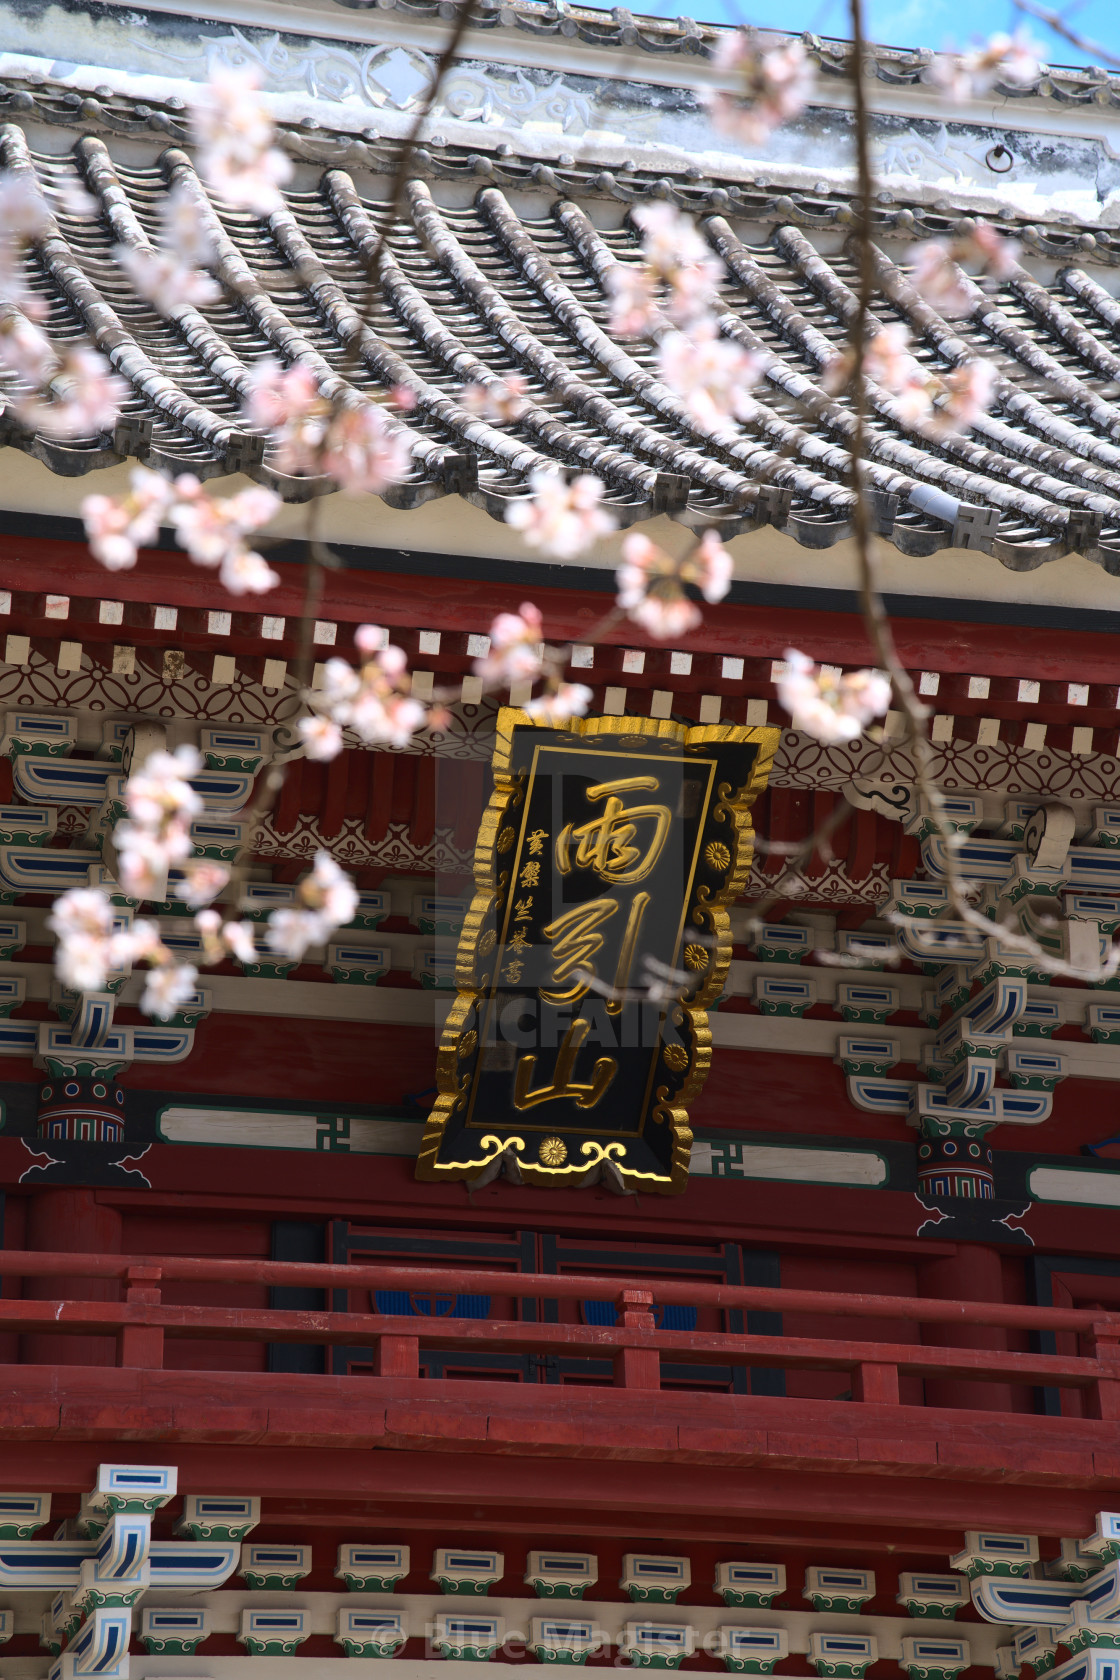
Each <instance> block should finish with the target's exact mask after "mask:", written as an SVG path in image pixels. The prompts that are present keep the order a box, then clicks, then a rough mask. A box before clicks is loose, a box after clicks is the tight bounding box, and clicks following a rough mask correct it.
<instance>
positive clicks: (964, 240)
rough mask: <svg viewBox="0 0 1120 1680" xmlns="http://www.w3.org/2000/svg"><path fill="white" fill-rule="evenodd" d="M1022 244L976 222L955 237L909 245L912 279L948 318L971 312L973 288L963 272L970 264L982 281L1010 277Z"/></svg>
mask: <svg viewBox="0 0 1120 1680" xmlns="http://www.w3.org/2000/svg"><path fill="white" fill-rule="evenodd" d="M1020 252H1021V246H1020V245H1019V242H1018V240H1015V239H1008V238H1007V237H1006V235H1005V234H1002V233H1000V232H999V231H998V229H997V228H994V227H993V226H992V225H991V223H990V222H977V223H976V225H975V227H973V228H972V229H971V230H970V231H969V232H967V233H963V234H960V235H958V237H956V238H955V239H952V240H946V239H926V240H923V241H922V243H921V244H920V245H915V246H913V247H912V248H911V250H910V252H909V254H908V258H907V260H908V262H909V263H910V264H911V265H912V270H911V276H910V278H911V281H912V282H913V285H914V287H915V288H916V290H917V291H918V292H919V293H920V294H921V296H922V297H923V298H924V299H925V301H926V302H927V303H928V304H929V305H930V306H931V308H933V309H936V310H937V311H938V312H939V313H940V314H942V315H945V316H947V317H949V318H950V319H953V318H959V317H962V316H965V315H971V313H972V311H973V309H974V308H975V304H976V291H975V287H974V285H973V284H970V282H969V280H968V279H967V278H966V276H965V274H964V273H963V272H962V269H963V267H964V265H966V264H969V265H973V266H975V267H977V268H978V269H979V271H980V272H979V275H978V276H977V278H979V279H982V280H984V281H985V283H988V284H990V283H991V282H999V281H1003V280H1006V279H1008V278H1009V276H1010V275H1011V274H1013V273H1014V271H1015V266H1016V264H1017V263H1018V260H1019V255H1020Z"/></svg>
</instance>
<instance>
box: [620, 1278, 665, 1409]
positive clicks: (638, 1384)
mask: <svg viewBox="0 0 1120 1680" xmlns="http://www.w3.org/2000/svg"><path fill="white" fill-rule="evenodd" d="M618 1321H619V1323H620V1324H621V1325H622V1327H623V1329H625V1330H652V1329H654V1328H655V1326H654V1322H653V1295H652V1294H651V1293H650V1292H649V1291H648V1290H645V1289H624V1290H623V1291H622V1293H621V1294H620V1295H619V1297H618ZM614 1380H615V1386H616V1387H617V1388H660V1387H661V1355H660V1353H659V1352H658V1350H657V1349H656V1348H635V1347H629V1348H622V1349H620V1351H619V1352H618V1353H617V1354H616V1355H615V1361H614Z"/></svg>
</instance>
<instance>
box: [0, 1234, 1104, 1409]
mask: <svg viewBox="0 0 1120 1680" xmlns="http://www.w3.org/2000/svg"><path fill="white" fill-rule="evenodd" d="M0 1276H4V1277H21V1278H50V1277H58V1278H61V1279H64V1280H66V1281H67V1282H69V1281H70V1280H75V1279H78V1278H89V1279H110V1280H111V1279H118V1280H119V1281H120V1283H121V1285H122V1291H121V1299H120V1300H119V1301H89V1300H82V1299H77V1298H73V1297H72V1296H71V1297H69V1298H67V1297H66V1296H63V1297H62V1298H60V1299H53V1300H37V1299H36V1300H30V1299H23V1300H12V1299H10V1298H2V1299H0V1333H3V1332H9V1333H13V1332H14V1333H18V1334H25V1335H34V1336H42V1335H49V1336H114V1337H115V1338H116V1342H117V1357H118V1363H119V1364H120V1365H122V1366H129V1367H133V1368H141V1369H148V1370H159V1369H161V1368H162V1367H163V1355H164V1342H165V1339H166V1338H168V1337H171V1338H184V1339H194V1340H206V1341H227V1342H271V1343H278V1342H296V1343H298V1342H303V1343H310V1344H313V1345H316V1346H346V1347H351V1348H352V1347H355V1346H358V1347H369V1348H370V1349H371V1352H372V1357H373V1369H374V1373H375V1375H381V1376H393V1377H397V1378H409V1377H417V1376H419V1370H420V1363H419V1362H420V1350H421V1348H425V1347H435V1348H440V1349H443V1350H445V1351H463V1352H472V1353H475V1354H478V1353H484V1352H491V1353H506V1354H508V1353H514V1354H545V1355H553V1356H567V1357H568V1358H572V1357H575V1358H580V1357H582V1358H600V1359H602V1358H608V1359H611V1360H613V1362H614V1370H615V1382H616V1384H618V1385H619V1386H621V1387H624V1388H639V1389H655V1388H658V1387H659V1386H660V1381H661V1361H662V1359H663V1358H664V1359H666V1360H668V1361H670V1362H671V1363H672V1364H674V1365H689V1364H695V1365H700V1364H703V1365H707V1366H712V1365H717V1366H718V1365H725V1366H744V1365H747V1366H764V1367H767V1368H771V1369H773V1368H779V1369H783V1370H787V1371H794V1370H801V1371H805V1370H812V1371H842V1372H847V1373H848V1374H849V1375H850V1377H851V1380H852V1398H853V1399H854V1400H857V1401H858V1400H863V1401H874V1402H878V1403H886V1404H892V1405H898V1404H899V1403H900V1397H899V1378H900V1376H914V1377H931V1378H946V1379H951V1380H965V1381H978V1380H979V1381H987V1382H993V1383H1002V1384H1015V1385H1025V1386H1029V1387H1042V1388H1071V1389H1080V1390H1083V1391H1085V1395H1086V1402H1087V1410H1088V1411H1089V1413H1090V1415H1093V1416H1096V1417H1100V1418H1109V1419H1112V1418H1120V1314H1112V1313H1106V1312H1103V1311H1093V1310H1086V1309H1077V1308H1065V1307H1025V1306H1013V1305H1007V1304H1004V1303H1000V1302H981V1301H942V1300H921V1299H917V1298H914V1297H911V1296H902V1295H841V1294H833V1293H829V1292H826V1291H821V1290H808V1289H763V1288H754V1287H752V1286H738V1285H729V1284H713V1283H701V1282H691V1281H678V1280H669V1279H665V1280H662V1279H649V1278H645V1279H639V1278H617V1277H594V1276H580V1275H572V1274H565V1275H564V1276H552V1275H544V1274H538V1273H517V1274H512V1273H506V1272H493V1271H472V1270H470V1269H469V1268H462V1269H460V1268H456V1269H455V1270H454V1271H453V1272H451V1271H448V1270H445V1269H441V1268H435V1267H423V1266H409V1267H402V1266H386V1265H372V1266H331V1265H307V1264H297V1263H289V1262H284V1261H268V1260H210V1259H194V1258H178V1257H177V1258H173V1259H162V1258H159V1257H151V1258H146V1257H140V1256H129V1255H115V1254H108V1255H106V1254H66V1253H45V1252H30V1251H17V1250H12V1249H8V1250H3V1251H0ZM164 1282H169V1283H170V1282H174V1283H184V1282H196V1283H209V1284H213V1283H226V1284H230V1285H239V1284H240V1285H244V1284H256V1285H265V1286H268V1287H270V1288H291V1287H297V1288H308V1287H310V1288H314V1289H320V1290H322V1289H328V1290H330V1289H342V1290H354V1289H360V1290H404V1291H417V1292H427V1291H432V1290H435V1291H438V1292H439V1293H446V1292H447V1291H448V1289H449V1288H454V1289H455V1291H456V1292H461V1293H472V1292H476V1293H482V1294H486V1293H490V1292H492V1291H493V1290H494V1289H495V1288H496V1287H497V1288H500V1290H501V1293H502V1294H503V1295H505V1296H510V1297H514V1298H517V1299H523V1300H524V1299H528V1300H536V1301H546V1300H548V1301H557V1300H579V1301H611V1302H614V1303H615V1304H616V1306H617V1309H618V1319H617V1323H616V1324H614V1325H585V1324H545V1323H539V1322H538V1323H523V1322H519V1321H501V1320H490V1319H466V1318H427V1317H423V1316H419V1317H415V1318H413V1317H409V1318H401V1317H399V1316H387V1315H385V1314H382V1313H361V1312H332V1311H305V1310H300V1309H274V1308H257V1307H221V1306H184V1305H172V1304H169V1303H165V1302H164V1301H163V1300H162V1293H161V1285H162V1284H163V1283H164ZM655 1303H663V1304H666V1305H668V1304H671V1303H675V1304H678V1305H687V1306H695V1307H712V1308H721V1309H731V1308H738V1309H741V1310H742V1309H745V1310H750V1311H759V1310H767V1311H771V1312H774V1311H777V1312H784V1313H811V1314H813V1315H815V1316H828V1317H835V1318H845V1317H846V1318H858V1319H863V1320H867V1319H877V1318H878V1319H889V1320H893V1321H894V1322H895V1323H898V1322H900V1321H902V1322H905V1323H912V1324H919V1325H921V1324H938V1325H947V1326H954V1325H956V1326H960V1327H973V1326H988V1327H992V1328H1002V1329H1012V1330H1020V1331H1022V1330H1027V1331H1072V1332H1076V1333H1078V1334H1079V1335H1081V1336H1083V1337H1085V1338H1086V1340H1087V1342H1088V1345H1089V1348H1090V1351H1089V1352H1088V1353H1086V1354H1081V1355H1076V1356H1071V1355H1062V1354H1040V1353H1009V1352H1006V1351H1003V1350H1001V1349H996V1348H991V1349H989V1348H971V1347H942V1346H932V1345H927V1344H923V1343H892V1342H875V1341H871V1342H868V1341H862V1340H859V1341H857V1340H851V1341H847V1340H839V1339H836V1340H832V1339H827V1338H824V1337H819V1336H811V1337H810V1336H759V1335H751V1334H742V1333H734V1332H729V1331H712V1330H691V1331H683V1330H663V1329H658V1328H657V1327H656V1326H655V1323H654V1317H653V1307H654V1305H655ZM262 1380H263V1379H262Z"/></svg>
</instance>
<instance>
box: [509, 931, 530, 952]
mask: <svg viewBox="0 0 1120 1680" xmlns="http://www.w3.org/2000/svg"><path fill="white" fill-rule="evenodd" d="M528 949H529V941H528V940H527V939H526V937H525V929H524V928H514V930H513V938H512V939H510V940H509V941H508V943H507V945H506V950H507V951H527V950H528Z"/></svg>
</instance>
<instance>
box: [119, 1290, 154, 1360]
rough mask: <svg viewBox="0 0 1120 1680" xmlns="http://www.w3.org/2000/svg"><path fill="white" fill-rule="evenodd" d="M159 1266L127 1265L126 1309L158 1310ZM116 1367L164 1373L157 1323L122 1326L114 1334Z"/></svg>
mask: <svg viewBox="0 0 1120 1680" xmlns="http://www.w3.org/2000/svg"><path fill="white" fill-rule="evenodd" d="M162 1275H163V1274H162V1273H161V1271H160V1269H159V1267H158V1266H130V1267H129V1268H128V1278H127V1281H126V1283H125V1290H124V1298H125V1300H126V1302H127V1303H128V1305H129V1306H136V1307H158V1306H159V1304H160V1301H161V1299H162V1291H161V1290H160V1287H159V1285H160V1279H161V1277H162ZM117 1364H118V1365H128V1366H131V1367H133V1368H137V1369H140V1370H144V1371H162V1370H163V1330H162V1329H161V1328H160V1326H159V1325H158V1324H125V1325H123V1326H122V1327H121V1329H120V1330H118V1332H117Z"/></svg>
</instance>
